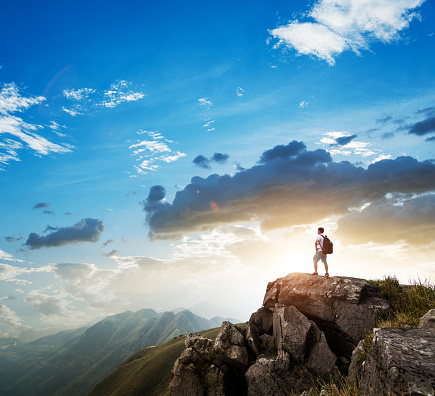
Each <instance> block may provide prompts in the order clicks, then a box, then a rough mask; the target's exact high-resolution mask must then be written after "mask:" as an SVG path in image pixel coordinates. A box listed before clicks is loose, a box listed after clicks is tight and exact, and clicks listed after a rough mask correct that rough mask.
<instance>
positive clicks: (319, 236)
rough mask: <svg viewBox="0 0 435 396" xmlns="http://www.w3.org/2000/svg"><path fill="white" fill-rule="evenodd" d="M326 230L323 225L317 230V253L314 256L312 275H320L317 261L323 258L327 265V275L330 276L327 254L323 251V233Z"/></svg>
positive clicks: (315, 244) (315, 243) (315, 245)
mask: <svg viewBox="0 0 435 396" xmlns="http://www.w3.org/2000/svg"><path fill="white" fill-rule="evenodd" d="M324 232H325V230H324V229H323V228H322V227H319V228H318V230H317V238H316V242H314V247H315V249H316V254H315V255H314V257H313V261H314V272H313V273H312V275H318V273H317V263H318V262H319V260H322V262H323V264H324V265H325V272H326V273H325V276H326V277H327V278H328V277H329V273H328V263H327V260H326V254H325V253H323V252H322V249H323V233H324Z"/></svg>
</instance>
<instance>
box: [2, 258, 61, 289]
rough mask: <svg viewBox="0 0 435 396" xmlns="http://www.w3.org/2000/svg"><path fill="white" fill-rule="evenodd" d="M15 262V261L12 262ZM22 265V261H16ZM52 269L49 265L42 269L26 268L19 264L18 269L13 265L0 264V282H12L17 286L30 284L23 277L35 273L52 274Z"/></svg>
mask: <svg viewBox="0 0 435 396" xmlns="http://www.w3.org/2000/svg"><path fill="white" fill-rule="evenodd" d="M14 261H15V260H14ZM17 261H20V262H21V263H23V261H22V260H17ZM52 271H53V270H52V267H51V266H50V265H45V266H42V267H31V266H26V267H23V265H22V264H20V267H15V266H14V265H9V264H0V281H5V282H13V283H16V284H19V285H26V284H29V283H31V282H30V281H28V280H27V279H23V278H22V276H23V275H29V274H32V273H35V272H52Z"/></svg>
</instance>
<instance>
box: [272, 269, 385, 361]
mask: <svg viewBox="0 0 435 396" xmlns="http://www.w3.org/2000/svg"><path fill="white" fill-rule="evenodd" d="M277 303H279V304H281V305H285V306H291V305H293V306H294V307H296V308H297V309H298V310H299V311H300V312H301V313H303V314H304V315H305V316H306V317H307V318H308V319H310V320H313V321H314V322H315V323H316V324H317V326H318V327H319V328H320V329H321V330H322V331H323V332H324V333H325V335H326V338H327V340H328V342H329V344H330V346H331V349H332V350H333V351H334V352H335V353H336V354H337V355H339V356H346V357H348V358H350V357H351V355H352V351H353V349H354V348H355V346H356V345H357V344H358V342H359V340H360V339H361V338H363V336H364V333H365V332H366V331H367V330H371V329H373V328H374V327H375V322H376V319H377V318H378V317H380V316H385V315H386V314H388V312H389V309H390V307H389V304H388V302H387V301H385V300H384V299H382V298H381V297H380V296H379V292H378V289H377V288H376V287H375V286H372V285H369V284H368V283H366V282H365V281H364V280H363V279H358V278H349V277H343V276H335V277H331V278H325V277H322V276H313V275H308V274H303V273H298V272H296V273H292V274H289V275H287V276H286V277H284V278H279V279H277V280H275V281H274V282H270V283H269V284H268V285H267V290H266V294H265V296H264V301H263V306H264V307H265V308H266V309H269V310H271V311H273V310H274V308H275V304H277Z"/></svg>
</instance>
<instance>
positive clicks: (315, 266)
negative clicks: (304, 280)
mask: <svg viewBox="0 0 435 396" xmlns="http://www.w3.org/2000/svg"><path fill="white" fill-rule="evenodd" d="M314 273H315V274H317V261H314Z"/></svg>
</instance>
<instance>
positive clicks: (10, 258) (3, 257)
mask: <svg viewBox="0 0 435 396" xmlns="http://www.w3.org/2000/svg"><path fill="white" fill-rule="evenodd" d="M0 260H6V261H17V262H21V263H23V260H20V259H17V258H15V257H14V256H12V254H10V253H6V252H4V251H3V250H1V249H0Z"/></svg>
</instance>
